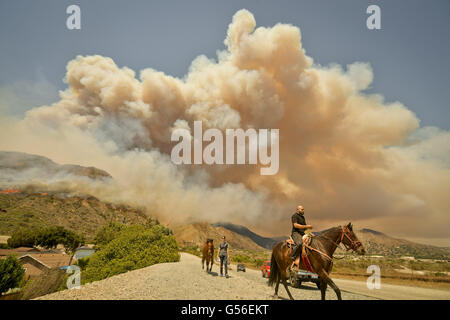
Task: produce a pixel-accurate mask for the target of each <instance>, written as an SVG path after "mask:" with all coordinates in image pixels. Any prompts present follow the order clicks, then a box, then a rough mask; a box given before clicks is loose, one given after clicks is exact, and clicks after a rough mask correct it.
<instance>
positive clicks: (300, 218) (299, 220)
mask: <svg viewBox="0 0 450 320" xmlns="http://www.w3.org/2000/svg"><path fill="white" fill-rule="evenodd" d="M294 223H298V224H302V225H304V226H305V225H306V220H305V217H304V216H303V215H302V214H300V213H297V212H296V213H294V214H293V215H292V234H294V233H299V234H300V235H302V236H303V235H304V234H305V231H304V229H297V228H296V227H294Z"/></svg>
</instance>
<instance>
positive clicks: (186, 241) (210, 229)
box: [172, 222, 265, 251]
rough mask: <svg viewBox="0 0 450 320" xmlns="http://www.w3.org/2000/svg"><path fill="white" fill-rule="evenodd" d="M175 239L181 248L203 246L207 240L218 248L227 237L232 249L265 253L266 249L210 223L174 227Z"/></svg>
mask: <svg viewBox="0 0 450 320" xmlns="http://www.w3.org/2000/svg"><path fill="white" fill-rule="evenodd" d="M172 229H173V233H174V235H175V238H176V239H177V241H178V243H179V244H180V245H181V246H199V247H201V246H203V244H204V243H205V241H206V239H208V238H210V239H213V240H214V244H215V245H216V246H217V245H218V244H219V242H220V240H221V238H222V236H225V237H226V239H227V241H228V242H229V243H230V247H232V248H236V249H244V250H256V251H263V250H265V248H264V247H262V246H261V245H259V244H258V243H256V242H255V241H253V240H252V239H250V238H249V237H247V236H246V235H243V234H239V233H236V232H234V231H233V230H229V229H226V228H224V227H222V226H214V225H211V224H209V223H206V222H203V223H191V224H185V225H179V226H174V227H172Z"/></svg>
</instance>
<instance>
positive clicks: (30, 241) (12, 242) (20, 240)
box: [8, 228, 39, 248]
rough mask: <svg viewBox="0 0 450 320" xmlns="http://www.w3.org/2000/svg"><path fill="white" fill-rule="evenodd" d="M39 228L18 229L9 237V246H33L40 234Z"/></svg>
mask: <svg viewBox="0 0 450 320" xmlns="http://www.w3.org/2000/svg"><path fill="white" fill-rule="evenodd" d="M38 232H39V231H38V230H37V229H29V228H22V229H19V230H17V231H16V232H14V233H13V234H12V236H11V237H10V238H9V239H8V246H10V247H11V248H17V247H33V246H34V243H35V241H36V236H37V234H38Z"/></svg>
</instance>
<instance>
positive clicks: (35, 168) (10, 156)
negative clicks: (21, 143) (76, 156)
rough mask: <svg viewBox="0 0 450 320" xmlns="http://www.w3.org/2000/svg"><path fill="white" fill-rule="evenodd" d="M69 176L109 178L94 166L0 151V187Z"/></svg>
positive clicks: (23, 184) (107, 174)
mask: <svg viewBox="0 0 450 320" xmlns="http://www.w3.org/2000/svg"><path fill="white" fill-rule="evenodd" d="M71 176H83V177H88V178H90V179H109V178H111V175H110V174H109V173H107V172H106V171H103V170H101V169H98V168H95V167H83V166H79V165H74V164H64V165H61V164H57V163H55V162H53V161H52V160H50V159H48V158H46V157H43V156H38V155H33V154H27V153H22V152H8V151H0V187H2V188H7V187H18V186H21V187H23V186H26V185H28V184H29V183H30V181H48V180H53V179H62V178H65V177H71Z"/></svg>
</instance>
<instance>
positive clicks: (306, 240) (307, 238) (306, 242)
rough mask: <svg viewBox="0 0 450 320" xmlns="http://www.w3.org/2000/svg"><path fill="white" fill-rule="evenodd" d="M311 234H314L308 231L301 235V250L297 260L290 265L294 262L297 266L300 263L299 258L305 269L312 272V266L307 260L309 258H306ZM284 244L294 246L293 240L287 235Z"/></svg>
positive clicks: (291, 247)
mask: <svg viewBox="0 0 450 320" xmlns="http://www.w3.org/2000/svg"><path fill="white" fill-rule="evenodd" d="M313 236H314V235H313V234H311V233H309V234H305V235H304V236H303V237H302V244H303V245H302V251H301V253H300V255H299V256H298V257H297V260H296V261H294V262H293V263H292V265H295V264H296V265H297V266H299V265H300V260H301V261H302V262H303V265H304V267H305V268H306V270H308V271H310V272H314V270H313V268H312V266H311V263H310V261H309V258H308V252H307V247H309V245H310V244H311V240H312V237H313ZM286 245H287V246H288V248H290V249H293V248H294V246H295V242H294V240H293V239H292V237H291V236H289V238H288V239H287V240H286ZM297 261H298V262H297Z"/></svg>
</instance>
